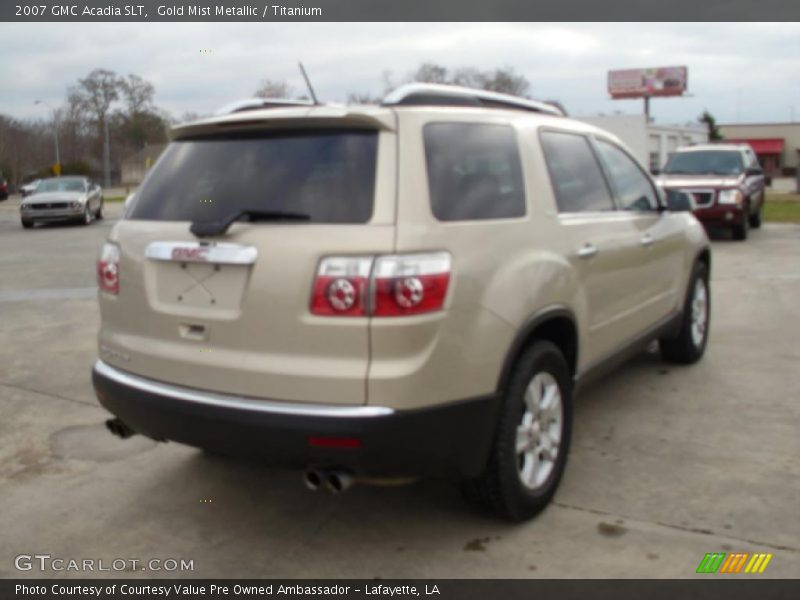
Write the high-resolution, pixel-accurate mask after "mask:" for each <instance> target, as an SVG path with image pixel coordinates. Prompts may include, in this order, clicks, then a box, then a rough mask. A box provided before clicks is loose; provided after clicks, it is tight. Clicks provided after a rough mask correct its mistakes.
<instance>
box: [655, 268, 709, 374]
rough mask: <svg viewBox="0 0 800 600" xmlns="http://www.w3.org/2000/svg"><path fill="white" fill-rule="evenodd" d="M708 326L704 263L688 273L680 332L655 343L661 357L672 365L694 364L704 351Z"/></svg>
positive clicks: (707, 298)
mask: <svg viewBox="0 0 800 600" xmlns="http://www.w3.org/2000/svg"><path fill="white" fill-rule="evenodd" d="M701 321H702V322H701ZM710 324H711V291H710V288H709V287H708V268H707V267H706V265H705V263H702V262H698V263H696V264H695V266H694V269H693V270H692V278H691V280H690V281H689V286H688V289H687V291H686V300H685V301H684V303H683V317H682V319H681V328H680V331H679V332H678V335H677V336H676V337H675V338H671V339H661V340H659V347H660V348H661V356H662V357H663V358H664V360H666V361H668V362H672V363H678V364H684V365H690V364H692V363H696V362H697V361H698V360H700V358H702V356H703V353H704V352H705V350H706V345H707V344H708V330H709V326H710Z"/></svg>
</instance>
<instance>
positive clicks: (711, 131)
mask: <svg viewBox="0 0 800 600" xmlns="http://www.w3.org/2000/svg"><path fill="white" fill-rule="evenodd" d="M697 120H698V121H699V122H700V123H703V124H705V126H706V128H707V129H708V139H709V140H710V141H712V142H716V141H718V140H721V139H722V137H723V136H722V133H721V132H720V130H719V127H717V120H716V119H715V118H714V116H713V115H712V114H711V113H710V112H708V111H707V110H704V111H703V114H702V115H700V116H699V117H698V118H697Z"/></svg>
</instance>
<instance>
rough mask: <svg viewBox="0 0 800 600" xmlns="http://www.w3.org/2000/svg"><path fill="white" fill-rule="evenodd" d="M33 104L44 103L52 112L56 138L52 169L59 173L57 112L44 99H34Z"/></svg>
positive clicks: (59, 154) (59, 153) (59, 151)
mask: <svg viewBox="0 0 800 600" xmlns="http://www.w3.org/2000/svg"><path fill="white" fill-rule="evenodd" d="M34 104H44V105H45V106H46V107H47V108H49V109H50V111H51V112H52V113H53V133H54V135H55V140H56V164H55V168H54V170H55V174H56V175H61V150H60V148H59V146H58V114H57V113H56V111H55V109H53V107H52V106H50V105H49V104H48V103H47V102H45V101H44V100H36V101H35V102H34Z"/></svg>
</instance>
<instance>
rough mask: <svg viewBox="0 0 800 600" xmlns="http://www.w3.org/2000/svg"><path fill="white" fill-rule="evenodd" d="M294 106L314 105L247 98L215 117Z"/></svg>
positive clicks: (232, 103)
mask: <svg viewBox="0 0 800 600" xmlns="http://www.w3.org/2000/svg"><path fill="white" fill-rule="evenodd" d="M293 106H307V107H309V108H310V107H312V106H314V103H313V102H311V101H310V100H297V99H290V98H247V99H246V100H237V101H235V102H231V103H229V104H226V105H225V106H223V107H222V108H220V109H219V110H217V111H216V112H215V113H214V115H216V116H220V115H229V114H231V113H237V112H243V111H246V110H260V109H264V108H290V107H293Z"/></svg>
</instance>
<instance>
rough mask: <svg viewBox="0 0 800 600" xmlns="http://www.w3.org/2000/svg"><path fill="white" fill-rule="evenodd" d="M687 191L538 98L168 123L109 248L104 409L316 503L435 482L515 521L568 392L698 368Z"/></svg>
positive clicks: (100, 387)
mask: <svg viewBox="0 0 800 600" xmlns="http://www.w3.org/2000/svg"><path fill="white" fill-rule="evenodd" d="M673 198H675V200H674V202H675V204H674V205H673V206H672V209H673V210H671V208H670V206H667V203H668V202H670V203H671V202H673ZM679 201H680V197H679V195H673V196H670V197H669V199H668V198H667V197H666V196H665V195H663V194H662V192H660V191H659V190H658V189H657V187H656V186H655V185H654V184H653V181H652V180H651V179H650V177H649V176H648V174H647V173H646V172H645V170H644V169H643V168H642V167H641V165H639V164H638V163H637V162H636V160H635V159H633V158H632V157H631V154H630V153H629V151H628V150H627V149H626V148H625V146H624V145H623V144H621V143H620V141H619V140H618V139H616V138H615V137H613V136H612V135H610V134H609V133H607V132H605V131H602V130H600V129H596V128H594V127H591V126H588V125H585V124H583V123H579V122H577V121H573V120H570V119H568V118H566V117H565V116H564V115H563V114H562V113H561V111H560V110H559V109H556V108H554V107H552V106H550V105H548V104H544V103H539V102H534V101H530V100H524V99H521V98H516V97H512V96H506V95H501V94H494V93H489V92H482V91H477V90H471V89H465V88H455V87H448V86H434V85H419V84H417V85H410V86H405V87H402V88H400V89H398V90H397V91H395V92H394V93H392V94H390V95H389V96H388V97H387V98H386V99H385V100H384V102H383V103H382V105H380V106H335V105H310V104H304V103H289V102H274V101H273V102H264V101H253V102H249V103H244V104H240V105H238V106H237V107H236V108H235V109H234V110H233V111H232V112H228V113H227V114H224V115H221V116H216V117H214V118H209V119H206V120H202V121H198V122H194V123H191V124H188V125H182V126H179V127H177V128H176V129H174V131H173V141H172V143H171V144H170V145H169V147H168V148H167V150H166V151H165V152H164V154H163V155H162V156H161V158H160V159H159V161H158V162H157V164H156V165H155V166H154V167H153V169H152V170H151V172H150V173H149V175H148V176H147V179H146V180H145V182H144V183H143V184H142V186H141V187H140V188H139V190H138V191H137V192H136V194H135V196H134V197H133V198H132V201H131V202H130V206H129V207H128V209H127V214H126V217H125V218H124V219H123V220H121V221H120V222H119V223H117V224H116V225H115V226H114V228H113V229H112V230H111V233H110V234H109V237H108V240H107V242H106V244H105V246H104V247H103V249H102V252H101V255H100V258H99V261H98V265H97V268H98V281H99V287H100V291H99V299H100V311H101V314H102V325H101V328H100V333H99V355H100V357H99V360H98V361H97V363H96V364H95V366H94V371H93V379H94V385H95V389H96V391H97V396H98V398H99V399H100V402H101V403H102V404H103V406H105V407H106V408H107V409H108V410H109V411H111V412H112V413H113V414H114V415H115V417H116V418H115V419H112V420H110V421H109V428H110V429H111V430H112V431H113V432H115V433H117V434H118V435H120V436H122V437H126V436H128V435H132V434H133V433H141V434H144V435H146V436H149V437H151V438H154V439H159V440H174V441H177V442H181V443H185V444H190V445H192V446H197V447H200V448H204V449H206V450H209V451H211V452H219V453H223V454H227V455H241V456H247V457H251V458H258V459H261V460H265V461H269V462H272V463H275V464H279V465H284V466H292V467H297V468H303V469H306V482H307V484H308V485H309V487H311V488H316V487H319V486H320V485H326V486H328V487H330V488H331V489H334V490H342V489H344V488H346V487H348V486H349V485H350V484H351V483H352V482H353V481H357V480H359V479H364V480H369V479H370V478H374V477H382V478H383V477H398V478H407V477H417V476H444V477H448V478H451V479H454V480H457V481H459V482H460V483H461V484H462V486H463V489H464V491H465V493H466V495H467V496H468V497H469V498H471V499H473V500H475V501H476V502H478V503H479V504H482V505H484V506H486V507H488V508H490V509H492V510H494V511H495V512H497V513H499V514H501V515H504V516H506V517H508V518H510V519H514V520H522V519H526V518H529V517H531V516H533V515H534V514H535V513H536V512H538V511H539V510H541V509H542V508H543V507H544V506H545V505H546V504H547V502H548V501H549V500H550V498H551V497H552V495H553V493H554V492H555V489H556V487H557V486H558V482H559V480H560V478H561V475H562V473H563V471H564V466H565V463H566V459H567V453H568V449H569V441H570V431H571V422H572V398H573V393H574V390H575V389H576V386H577V385H580V384H582V383H584V382H585V381H587V380H588V379H589V378H590V377H591V376H593V375H595V374H597V373H598V372H600V371H601V370H602V369H603V367H605V366H609V365H611V364H613V363H616V362H618V361H619V359H620V358H622V357H624V356H625V355H627V354H628V353H629V352H630V351H631V350H637V349H640V348H642V347H643V345H646V344H647V343H649V342H650V341H652V340H659V341H660V344H661V350H662V353H663V355H664V357H665V358H666V359H668V360H671V361H677V362H683V363H691V362H694V361H696V360H698V359H699V358H700V357H701V356H702V354H703V351H704V349H705V346H706V340H707V335H708V325H709V298H710V297H709V287H708V279H709V269H710V253H709V243H708V239H707V238H706V235H705V233H704V231H703V228H702V226H701V225H700V224H699V223H698V221H697V220H696V219H695V218H694V217H693V216H692V214H691V212H689V209H691V206H690V205H691V202H685V203H684V204H683V205H682V206H679V204H680V202H679Z"/></svg>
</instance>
